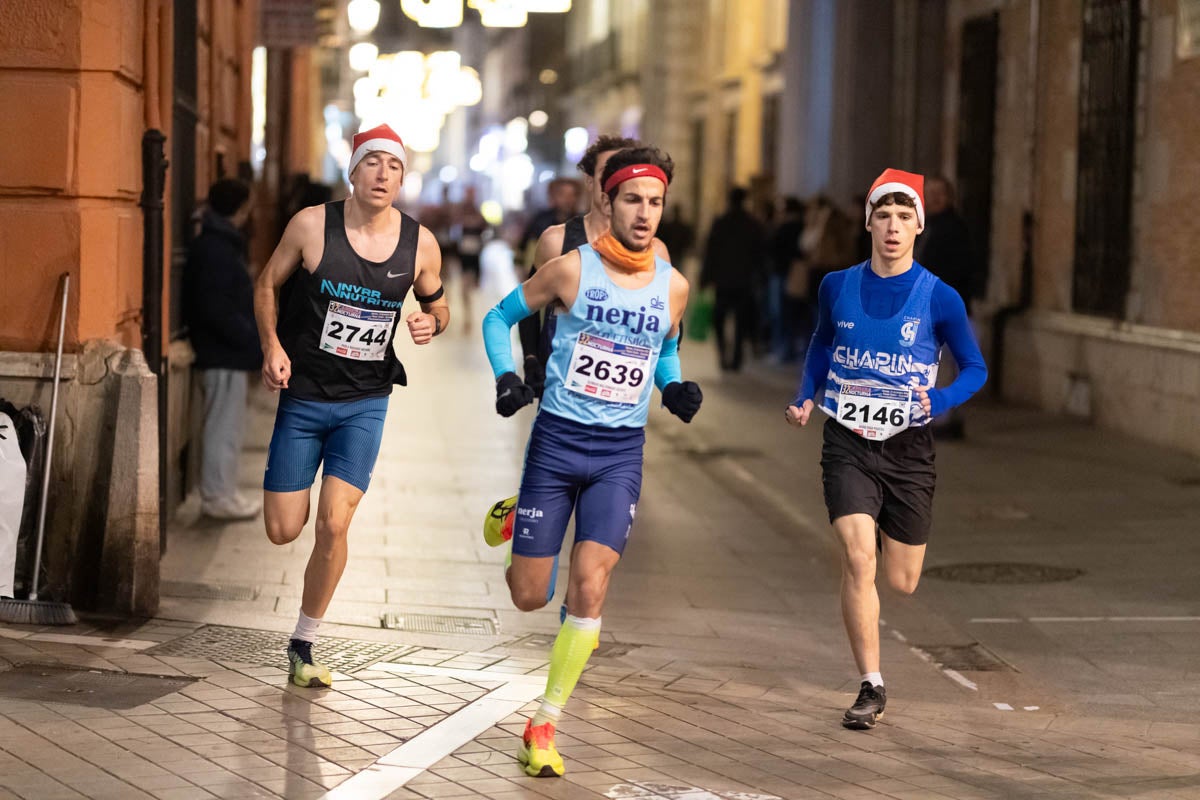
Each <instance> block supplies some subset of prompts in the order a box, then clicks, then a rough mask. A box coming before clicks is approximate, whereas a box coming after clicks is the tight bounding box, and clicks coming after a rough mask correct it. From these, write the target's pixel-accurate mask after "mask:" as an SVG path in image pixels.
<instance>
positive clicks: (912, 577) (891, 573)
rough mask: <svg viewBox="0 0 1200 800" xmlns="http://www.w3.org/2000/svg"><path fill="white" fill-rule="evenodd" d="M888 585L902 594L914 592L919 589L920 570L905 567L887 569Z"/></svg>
mask: <svg viewBox="0 0 1200 800" xmlns="http://www.w3.org/2000/svg"><path fill="white" fill-rule="evenodd" d="M887 578H888V585H889V586H891V587H892V589H894V590H895V591H897V592H899V593H900V594H912V593H913V592H915V591H916V590H917V583H919V582H920V580H921V573H920V572H919V571H912V570H905V569H895V570H892V569H889V570H888V571H887Z"/></svg>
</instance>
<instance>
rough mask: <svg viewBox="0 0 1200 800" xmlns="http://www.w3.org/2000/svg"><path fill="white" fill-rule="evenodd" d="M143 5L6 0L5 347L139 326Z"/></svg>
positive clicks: (2, 66) (129, 337)
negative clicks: (62, 327)
mask: <svg viewBox="0 0 1200 800" xmlns="http://www.w3.org/2000/svg"><path fill="white" fill-rule="evenodd" d="M142 19H143V3H142V2H139V0H59V2H55V3H46V2H43V1H42V0H8V2H5V3H2V4H0V104H2V105H0V108H5V109H8V110H9V111H8V113H6V114H4V115H3V117H2V118H0V275H2V276H3V281H2V285H3V286H4V287H5V290H4V291H3V292H0V349H4V350H9V351H38V350H50V349H52V348H53V342H54V337H55V335H56V333H57V325H56V324H55V320H56V317H57V314H58V289H57V285H58V276H59V274H60V273H62V272H70V273H71V274H72V277H73V280H74V284H73V294H74V296H73V298H72V302H71V308H70V311H69V316H68V325H67V348H68V349H74V347H75V345H76V343H77V342H79V341H83V340H87V339H93V338H109V339H114V340H117V341H119V342H121V343H122V344H126V345H134V344H136V343H137V340H138V338H139V336H140V329H139V327H138V315H139V313H140V312H139V310H140V307H141V214H140V210H139V209H138V208H137V200H138V193H139V192H140V189H141V180H140V169H141V156H140V152H139V144H138V140H139V139H140V136H141V131H142V119H143V109H142V92H141V85H142V80H143V76H142V67H143V53H142V50H143V24H142Z"/></svg>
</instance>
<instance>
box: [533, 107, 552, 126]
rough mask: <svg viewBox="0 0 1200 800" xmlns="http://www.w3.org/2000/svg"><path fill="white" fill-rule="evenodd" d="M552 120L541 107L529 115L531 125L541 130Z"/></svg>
mask: <svg viewBox="0 0 1200 800" xmlns="http://www.w3.org/2000/svg"><path fill="white" fill-rule="evenodd" d="M549 121H550V115H549V114H547V113H546V112H545V111H542V110H541V109H540V108H539V109H538V110H537V111H534V112H532V113H530V115H529V127H531V128H536V129H537V130H541V129H542V128H544V127H546V123H547V122H549Z"/></svg>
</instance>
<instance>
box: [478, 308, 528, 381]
mask: <svg viewBox="0 0 1200 800" xmlns="http://www.w3.org/2000/svg"><path fill="white" fill-rule="evenodd" d="M532 313H533V312H532V311H530V310H529V306H528V305H526V304H525V289H524V288H522V287H520V286H518V287H517V288H515V289H513V290H512V291H511V292H509V293H508V296H507V297H505V298H504V299H503V300H501V301H500V302H499V303H497V304H496V305H495V306H493V308H492V310H491V311H489V312H488V313H487V314H485V315H484V317H483V348H484V349H485V350H486V351H487V357H488V361H489V362H490V363H491V365H492V372H493V373H494V375H495V377H497V378H499V377H500V376H501V375H503V374H504V373H506V372H516V371H517V365H516V364H515V363H514V362H513V355H512V339H511V335H510V334H509V331H510V330H511V329H512V326H513V325H516V324H517V323H518V322H520V321H521V320H523V319H525V318H526V317H528V316H529V315H530V314H532Z"/></svg>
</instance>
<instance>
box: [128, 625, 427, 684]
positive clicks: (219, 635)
mask: <svg viewBox="0 0 1200 800" xmlns="http://www.w3.org/2000/svg"><path fill="white" fill-rule="evenodd" d="M287 644H288V634H286V633H276V632H274V631H260V630H254V629H252V628H227V627H224V626H221V625H206V626H204V627H203V628H200V629H199V630H197V631H195V632H194V633H190V634H188V635H187V636H181V637H180V638H178V639H174V640H172V641H170V642H166V643H164V644H160V645H157V646H155V647H152V648H150V649H149V650H145V651H143V652H144V653H146V654H148V655H154V656H183V657H188V658H204V659H208V660H209V661H236V662H238V663H241V664H260V665H262V666H266V667H283V666H286V662H285V660H284V651H286V650H287ZM416 649H418V648H416V647H413V646H410V645H398V644H396V643H395V642H367V641H361V640H359V639H335V638H332V637H326V636H322V637H321V640H320V641H319V642H318V643H317V647H316V653H317V655H318V657H319V658H320V660H321V662H322V663H323V664H325V665H326V666H328V667H329V668H330V669H333V670H336V671H338V672H347V673H348V672H352V671H354V670H356V669H362V668H363V667H365V666H368V665H370V664H374V663H375V662H377V661H395V660H396V659H398V658H400V657H401V656H403V655H405V654H407V653H411V652H412V651H413V650H416Z"/></svg>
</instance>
